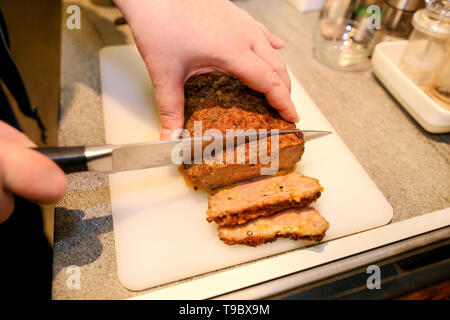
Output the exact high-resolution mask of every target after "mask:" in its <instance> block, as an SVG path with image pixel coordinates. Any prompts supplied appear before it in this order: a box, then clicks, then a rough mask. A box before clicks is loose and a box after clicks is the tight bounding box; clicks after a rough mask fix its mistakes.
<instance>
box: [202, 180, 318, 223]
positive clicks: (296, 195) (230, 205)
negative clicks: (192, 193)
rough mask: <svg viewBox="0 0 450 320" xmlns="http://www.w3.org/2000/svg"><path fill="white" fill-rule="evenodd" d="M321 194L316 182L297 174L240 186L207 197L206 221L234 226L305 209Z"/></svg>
mask: <svg viewBox="0 0 450 320" xmlns="http://www.w3.org/2000/svg"><path fill="white" fill-rule="evenodd" d="M322 191H323V188H322V186H321V185H320V183H319V181H318V180H317V179H313V178H309V177H306V176H304V175H302V174H301V173H299V172H292V173H289V174H287V175H284V176H274V177H269V178H263V179H258V180H255V181H251V182H246V183H241V184H238V185H236V186H234V187H230V188H227V189H223V190H220V191H218V192H217V193H215V194H211V195H209V197H208V199H209V201H208V211H207V212H206V214H207V220H208V221H209V222H211V221H214V222H216V223H217V224H219V225H235V224H242V223H245V222H247V221H248V220H250V219H254V218H256V217H259V216H266V215H270V214H273V213H275V212H278V211H281V210H283V209H286V208H290V207H306V206H308V205H309V204H310V203H311V202H313V201H315V200H316V199H318V198H319V197H320V195H321V192H322Z"/></svg>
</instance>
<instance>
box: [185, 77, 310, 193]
mask: <svg viewBox="0 0 450 320" xmlns="http://www.w3.org/2000/svg"><path fill="white" fill-rule="evenodd" d="M184 92H185V128H186V129H187V130H189V132H190V134H191V136H193V135H194V121H201V124H202V132H201V133H202V134H204V132H205V131H206V130H209V129H217V130H220V131H221V132H222V133H224V134H226V133H227V132H226V130H227V129H230V130H232V129H243V130H248V129H255V130H259V129H267V130H269V129H279V130H289V129H296V126H295V124H294V123H291V122H288V121H285V120H283V119H282V118H281V117H280V116H279V114H278V112H277V111H276V110H275V109H273V108H272V107H271V106H270V105H269V103H268V102H267V100H266V98H265V96H264V95H263V94H261V93H259V92H256V91H254V90H252V89H251V88H249V87H247V86H246V85H245V84H243V83H242V82H241V81H240V80H238V79H237V78H235V77H233V76H231V75H228V74H225V73H221V72H211V73H207V74H201V75H196V76H193V77H191V78H189V79H188V80H187V82H186V84H185V87H184ZM268 141H270V138H269V139H268ZM304 143H305V141H304V139H303V135H302V134H289V135H282V136H280V137H279V170H282V171H288V170H290V169H291V168H293V167H294V166H295V164H296V163H297V162H298V161H300V159H301V157H302V155H303V151H304ZM267 149H268V150H270V143H267ZM268 153H270V152H268ZM219 159H220V158H219ZM235 159H236V156H235ZM246 160H247V161H246V163H245V164H237V163H233V164H232V163H226V161H223V164H220V163H215V162H209V163H205V162H203V163H201V164H193V165H190V164H184V165H183V170H184V175H185V176H186V177H188V178H189V180H190V182H192V184H193V185H194V186H195V187H197V188H201V189H204V190H207V191H212V190H214V189H216V188H219V187H223V186H228V185H230V184H234V183H237V182H240V181H245V180H250V179H254V178H256V177H259V176H261V167H262V166H263V167H264V165H262V164H261V163H259V162H258V163H257V164H251V163H250V162H249V161H248V150H247V149H246ZM266 166H268V164H267V165H266Z"/></svg>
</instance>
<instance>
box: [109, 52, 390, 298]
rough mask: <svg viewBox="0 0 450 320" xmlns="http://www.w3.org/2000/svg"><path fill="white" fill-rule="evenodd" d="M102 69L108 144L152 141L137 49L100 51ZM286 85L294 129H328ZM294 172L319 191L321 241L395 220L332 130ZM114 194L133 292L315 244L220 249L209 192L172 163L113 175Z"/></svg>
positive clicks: (151, 107)
mask: <svg viewBox="0 0 450 320" xmlns="http://www.w3.org/2000/svg"><path fill="white" fill-rule="evenodd" d="M100 72H101V86H102V98H103V112H104V117H105V135H106V143H112V144H127V143H138V142H145V141H151V140H157V139H158V138H159V119H158V110H157V107H156V103H155V98H154V91H153V88H152V86H151V80H150V78H149V76H148V73H147V70H146V68H145V64H144V62H143V61H142V59H141V57H140V55H139V53H138V51H137V49H136V47H135V46H133V45H125V46H112V47H106V48H103V49H102V50H101V51H100ZM291 79H292V100H293V101H294V104H295V105H296V107H297V111H298V113H299V115H300V117H301V121H300V124H299V127H300V128H302V129H316V130H330V131H334V130H333V128H332V127H331V125H330V124H329V123H328V121H327V120H326V119H325V118H324V116H323V115H322V113H321V112H320V111H319V109H318V108H317V107H316V105H315V104H314V102H313V101H312V100H311V98H310V97H309V96H308V94H307V93H306V92H305V91H304V89H303V88H302V86H301V85H300V84H299V83H298V81H297V80H296V79H295V77H293V76H291ZM298 170H299V171H300V172H302V173H304V174H306V175H308V176H311V177H314V178H317V179H319V180H320V183H321V184H322V186H323V187H324V192H323V194H322V197H321V198H320V199H319V200H318V201H317V202H316V203H315V204H314V207H315V208H316V209H317V210H318V211H319V212H320V213H321V214H322V215H323V216H324V217H325V218H326V219H327V220H328V221H329V222H330V229H329V230H328V231H327V234H326V236H325V238H324V239H323V241H327V240H331V239H335V238H338V237H342V236H346V235H349V234H353V233H357V232H361V231H364V230H368V229H371V228H375V227H379V226H381V225H384V224H387V223H389V221H390V220H391V219H392V207H391V205H390V204H389V203H388V202H387V200H386V199H385V197H384V196H383V194H382V193H381V192H380V191H379V189H378V188H377V187H376V185H375V184H374V183H373V181H372V180H371V179H370V177H369V176H368V175H367V173H366V172H365V171H364V169H363V168H362V167H361V165H360V164H359V162H358V161H357V160H356V159H355V158H354V156H353V155H352V154H351V152H350V150H349V149H348V148H347V147H346V145H345V144H344V143H343V141H342V140H341V139H340V138H339V136H338V135H337V134H336V133H333V134H332V135H328V136H326V137H324V138H321V139H318V140H314V141H311V142H308V143H307V144H306V149H305V154H304V156H303V159H302V160H301V161H300V163H299V165H298ZM110 190H111V206H112V213H113V225H114V239H115V247H116V256H117V268H118V276H119V279H120V281H121V282H122V283H123V285H124V286H125V287H127V288H128V289H130V290H142V289H146V288H150V287H154V286H157V285H162V284H166V283H169V282H173V281H176V280H181V279H185V278H189V277H192V276H196V275H200V274H204V273H207V272H211V271H215V270H219V269H223V268H226V267H230V266H233V265H237V264H240V263H244V262H249V261H252V260H256V259H259V258H263V257H268V256H271V255H274V254H277V253H282V252H285V251H288V250H293V249H297V248H300V247H302V246H305V245H311V242H306V241H291V240H287V239H280V240H278V241H276V242H273V243H270V244H266V245H262V246H259V247H256V248H251V247H246V246H236V245H235V246H228V245H226V244H224V243H223V242H222V241H220V240H219V239H218V237H217V230H216V228H217V226H216V224H214V223H208V222H207V221H206V210H207V207H208V201H207V194H206V193H205V192H203V191H194V190H193V189H192V188H190V187H187V186H186V184H185V182H184V179H183V178H182V176H181V175H180V174H179V172H178V170H177V168H176V167H175V166H169V167H161V168H152V169H146V170H137V171H128V172H121V173H115V174H111V175H110ZM343 249H344V250H345V248H343ZM319 254H320V253H319ZM318 264H320V263H318Z"/></svg>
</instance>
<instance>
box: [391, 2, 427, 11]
mask: <svg viewBox="0 0 450 320" xmlns="http://www.w3.org/2000/svg"><path fill="white" fill-rule="evenodd" d="M387 3H388V4H389V5H391V6H392V7H394V8H397V9H399V10H403V11H416V10H418V9H420V8H423V6H424V0H387Z"/></svg>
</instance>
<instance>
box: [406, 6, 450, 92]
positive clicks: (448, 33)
mask: <svg viewBox="0 0 450 320" xmlns="http://www.w3.org/2000/svg"><path fill="white" fill-rule="evenodd" d="M412 23H413V26H414V30H413V32H412V33H411V36H410V37H409V41H408V46H407V47H406V49H405V51H404V53H403V56H402V58H401V60H400V63H399V68H400V69H401V70H402V71H403V73H404V74H405V75H406V76H408V78H410V79H411V80H412V81H413V82H414V83H416V84H417V85H418V86H420V87H422V89H424V88H425V87H427V86H430V85H431V83H432V81H433V80H434V78H435V77H436V75H437V73H438V71H439V70H440V68H441V67H442V66H443V65H444V63H445V62H446V60H448V59H450V53H449V46H450V1H448V0H435V1H431V2H430V3H429V4H428V5H427V8H426V9H421V10H419V11H417V12H416V13H415V14H414V17H413V20H412Z"/></svg>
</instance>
